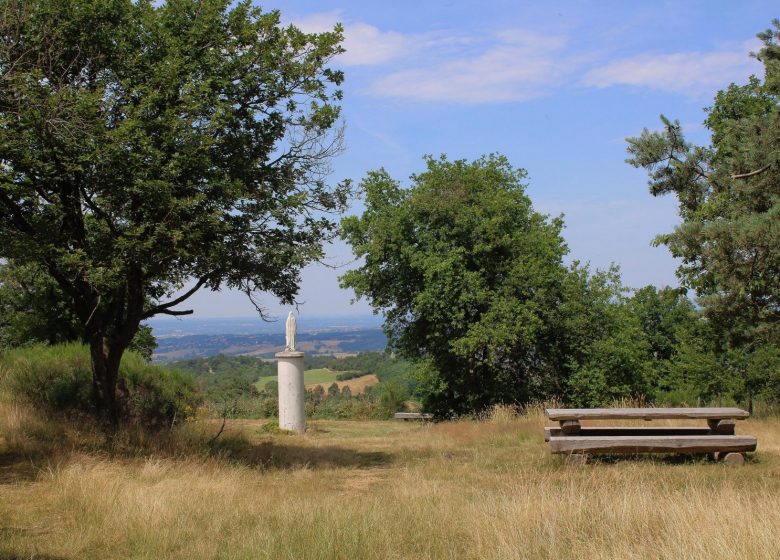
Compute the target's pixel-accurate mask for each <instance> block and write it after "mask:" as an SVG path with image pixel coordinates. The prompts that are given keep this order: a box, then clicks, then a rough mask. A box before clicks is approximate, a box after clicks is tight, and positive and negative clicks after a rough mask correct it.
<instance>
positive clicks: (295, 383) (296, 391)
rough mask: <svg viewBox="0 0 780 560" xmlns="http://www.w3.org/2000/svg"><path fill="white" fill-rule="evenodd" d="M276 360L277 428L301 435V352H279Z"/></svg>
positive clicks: (303, 419) (302, 390) (302, 395)
mask: <svg viewBox="0 0 780 560" xmlns="http://www.w3.org/2000/svg"><path fill="white" fill-rule="evenodd" d="M276 359H277V362H276V363H277V371H278V373H279V427H280V428H281V429H282V430H290V431H292V432H298V433H299V434H302V433H303V432H304V431H305V430H306V414H305V412H304V408H303V397H304V395H305V392H306V389H305V387H304V385H303V352H290V351H285V352H279V353H278V354H276Z"/></svg>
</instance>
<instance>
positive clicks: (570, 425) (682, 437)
mask: <svg viewBox="0 0 780 560" xmlns="http://www.w3.org/2000/svg"><path fill="white" fill-rule="evenodd" d="M545 413H546V414H547V416H548V417H549V418H550V420H555V421H558V423H559V424H560V426H559V427H546V428H545V430H544V431H545V434H544V435H545V441H547V442H548V443H549V446H550V452H551V453H566V454H574V453H576V454H592V453H717V454H729V455H730V456H731V457H730V459H729V462H734V463H739V462H741V461H744V457H743V456H742V455H741V453H743V452H746V451H755V449H756V438H755V437H753V436H744V435H735V433H734V431H735V426H736V421H737V420H744V419H745V418H747V417H748V416H749V414H748V412H747V411H745V410H742V409H740V408H721V407H718V408H550V409H546V410H545ZM668 419H702V420H706V421H707V427H703V426H702V427H695V426H680V427H665V426H663V427H634V426H617V427H605V426H599V427H583V426H582V424H581V422H580V421H581V420H648V421H649V420H668ZM736 455H739V457H737V456H736ZM727 457H728V455H727Z"/></svg>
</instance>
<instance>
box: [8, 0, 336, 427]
mask: <svg viewBox="0 0 780 560" xmlns="http://www.w3.org/2000/svg"><path fill="white" fill-rule="evenodd" d="M0 8H1V9H0V34H2V36H3V37H4V40H3V41H2V44H1V45H0V67H2V68H3V69H4V72H3V79H2V81H1V82H0V150H1V151H2V154H3V166H2V169H1V170H0V259H11V260H12V261H13V262H14V263H16V264H18V265H20V266H26V265H34V266H36V267H39V268H41V269H44V270H46V272H47V274H49V275H50V276H51V278H52V279H53V280H54V281H55V282H56V283H57V285H58V286H59V288H60V289H61V290H62V291H63V292H64V293H65V294H67V298H66V299H65V300H63V301H65V302H67V303H68V305H69V307H70V310H71V311H72V313H73V315H74V316H75V317H76V318H77V319H78V322H79V324H80V326H81V327H82V329H83V336H84V338H85V340H87V341H88V343H89V345H90V347H91V356H92V360H93V368H92V369H93V373H94V376H95V388H96V398H97V405H98V408H99V409H100V410H102V412H103V413H104V414H105V415H106V417H107V420H109V421H110V423H111V424H112V425H114V426H116V423H117V422H118V417H117V414H118V410H117V400H116V391H115V389H116V379H117V377H116V375H117V368H118V367H119V363H120V361H121V357H122V353H123V352H124V350H125V349H126V348H127V347H128V345H129V344H130V342H131V340H132V338H133V336H134V335H135V333H136V331H137V330H138V327H139V324H140V322H141V321H143V320H144V319H146V318H149V317H152V316H154V315H157V314H161V313H162V314H181V313H183V311H176V310H175V309H174V308H175V307H176V306H177V305H179V304H181V303H182V302H183V301H185V300H186V299H187V298H188V297H189V296H191V295H192V294H193V293H195V291H197V290H198V289H201V288H207V289H213V290H217V289H219V288H220V287H221V286H229V287H232V288H236V289H240V290H242V291H244V292H246V293H247V294H248V295H250V296H251V294H252V293H254V292H258V291H259V292H270V293H271V294H273V295H274V296H275V297H278V298H279V299H280V300H281V301H283V302H287V303H290V302H292V301H293V300H294V298H295V296H296V294H297V290H298V281H299V276H300V271H301V269H302V268H303V267H304V266H305V265H306V264H308V263H309V262H311V261H312V260H315V259H317V258H319V257H320V256H321V255H322V242H323V240H325V239H327V238H329V237H331V236H332V235H333V232H334V229H335V223H334V222H333V220H332V219H330V218H329V217H328V214H327V213H328V212H333V211H339V210H341V209H342V208H343V207H344V205H345V203H346V197H347V195H348V190H349V189H348V185H340V186H338V187H334V188H331V187H329V186H327V185H326V184H325V181H324V176H325V174H326V172H327V171H328V162H329V160H330V157H331V156H332V155H333V154H335V153H336V152H337V151H338V150H339V148H340V139H341V135H340V129H339V127H338V119H339V115H340V110H339V103H340V100H341V97H342V94H341V91H340V90H338V89H337V88H338V86H339V85H340V84H341V82H342V80H343V75H342V73H341V72H340V71H336V70H333V69H331V68H328V67H327V65H328V64H329V63H330V61H331V59H332V58H333V57H334V56H335V55H337V54H339V53H340V52H342V49H341V47H340V46H339V43H340V41H341V40H342V34H341V28H340V27H338V26H337V27H336V28H334V30H333V31H331V32H326V33H321V34H306V33H303V32H302V31H300V30H298V29H296V28H295V27H294V26H286V27H283V26H282V25H281V23H280V15H279V13H278V12H269V13H263V12H262V11H261V9H260V8H258V7H255V6H252V4H251V2H249V1H241V2H229V1H227V0H180V1H176V2H164V3H159V4H158V3H154V2H150V1H138V2H135V1H132V0H107V1H100V2H93V1H91V0H51V1H46V2H40V1H22V2H15V1H14V2H11V1H7V0H4V1H3V2H2V6H0ZM188 282H190V283H189V284H187V283H188ZM185 286H186V289H185V290H184V291H183V293H182V295H174V294H176V292H177V291H179V290H181V289H182V288H183V287H185ZM258 311H261V309H260V307H259V306H258Z"/></svg>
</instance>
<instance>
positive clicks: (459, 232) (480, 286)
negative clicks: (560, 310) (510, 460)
mask: <svg viewBox="0 0 780 560" xmlns="http://www.w3.org/2000/svg"><path fill="white" fill-rule="evenodd" d="M426 164H427V169H426V171H425V172H423V173H421V174H419V175H414V176H412V178H411V179H412V186H411V187H410V188H409V189H402V188H401V186H400V185H399V183H398V182H396V181H395V180H393V179H392V178H391V177H390V176H389V175H388V174H387V173H386V172H385V171H383V170H380V171H375V172H371V173H369V174H368V176H367V177H366V178H365V179H364V180H363V181H362V183H361V188H362V189H363V191H364V193H365V198H366V210H365V212H364V213H363V215H362V216H361V217H348V218H345V219H344V220H343V221H342V230H343V233H342V235H343V237H344V239H346V240H347V241H348V242H349V243H350V244H351V245H352V249H353V252H354V253H355V256H356V257H359V258H363V259H364V265H363V266H362V267H360V268H358V269H356V270H352V271H349V272H347V273H346V274H345V275H344V276H342V286H343V287H345V288H352V289H354V290H355V293H356V295H357V296H358V297H366V298H367V299H368V300H369V302H370V303H371V304H372V305H373V306H374V307H375V308H376V309H379V310H381V311H382V312H383V313H384V314H385V331H386V334H387V335H388V339H389V341H390V345H391V347H392V348H393V349H396V350H398V351H399V353H400V354H402V355H403V356H405V357H407V358H411V359H413V360H421V359H425V360H426V361H427V364H428V366H429V370H430V371H431V372H434V373H435V376H436V377H437V379H438V380H439V382H437V383H428V384H425V385H422V386H421V387H422V390H424V391H425V392H426V394H425V401H426V406H427V407H428V408H429V409H432V410H435V411H436V412H438V413H439V414H443V415H446V414H451V413H462V412H469V411H473V410H481V409H484V408H486V407H488V406H490V405H492V404H495V403H501V402H509V403H521V402H526V401H527V400H529V399H530V398H533V397H534V396H536V395H535V394H534V391H533V390H534V388H535V387H537V386H538V384H536V383H535V380H534V376H535V375H536V373H537V371H538V368H537V365H538V361H539V357H540V355H544V354H545V349H544V347H543V345H542V341H543V340H544V339H545V338H546V337H549V336H552V335H551V333H550V332H549V329H550V328H551V326H552V320H551V315H552V314H553V313H555V310H556V308H557V306H558V303H559V286H560V285H561V282H562V279H563V277H564V276H565V274H566V271H565V268H564V267H563V266H562V264H561V260H562V257H563V255H564V254H565V253H566V247H565V244H564V242H563V239H562V238H561V235H560V231H561V228H562V225H563V224H562V221H561V220H560V219H553V220H549V219H548V218H547V217H546V216H544V215H542V214H539V213H537V212H535V211H534V210H533V209H532V207H531V201H530V200H529V199H528V197H527V196H526V195H525V185H524V184H523V179H524V177H525V171H523V170H521V169H515V168H513V167H512V166H511V165H510V164H509V162H508V161H507V160H506V158H504V157H502V156H489V157H484V158H481V159H479V160H477V161H474V162H470V163H469V162H466V161H462V160H461V161H455V162H450V161H448V160H447V159H446V158H444V157H442V158H440V159H433V158H427V159H426Z"/></svg>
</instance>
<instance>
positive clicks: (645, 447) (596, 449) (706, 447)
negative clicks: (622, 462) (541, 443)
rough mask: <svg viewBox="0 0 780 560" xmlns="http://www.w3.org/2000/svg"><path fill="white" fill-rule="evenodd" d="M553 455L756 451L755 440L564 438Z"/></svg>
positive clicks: (553, 441) (553, 446)
mask: <svg viewBox="0 0 780 560" xmlns="http://www.w3.org/2000/svg"><path fill="white" fill-rule="evenodd" d="M549 445H550V452H551V453H711V452H713V451H721V452H742V451H755V450H756V438H754V437H753V436H721V435H705V436H583V435H579V436H560V437H551V438H550V443H549Z"/></svg>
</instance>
